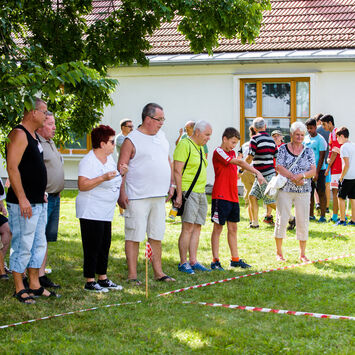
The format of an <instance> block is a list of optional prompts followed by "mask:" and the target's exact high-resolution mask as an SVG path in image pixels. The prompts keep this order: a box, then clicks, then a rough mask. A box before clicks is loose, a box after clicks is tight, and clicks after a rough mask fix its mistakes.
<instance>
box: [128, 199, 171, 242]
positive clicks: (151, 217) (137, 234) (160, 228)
mask: <svg viewBox="0 0 355 355" xmlns="http://www.w3.org/2000/svg"><path fill="white" fill-rule="evenodd" d="M124 216H125V240H131V241H133V242H143V240H145V236H146V235H147V236H148V238H150V239H154V240H163V238H164V233H165V197H152V198H143V199H141V200H130V201H129V204H128V207H127V209H126V210H125V212H124Z"/></svg>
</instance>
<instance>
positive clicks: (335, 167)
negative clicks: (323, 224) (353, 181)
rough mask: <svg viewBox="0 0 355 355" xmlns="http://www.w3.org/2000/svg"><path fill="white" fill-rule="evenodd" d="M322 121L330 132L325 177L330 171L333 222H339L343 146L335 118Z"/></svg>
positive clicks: (328, 117) (329, 116)
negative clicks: (341, 153) (339, 138)
mask: <svg viewBox="0 0 355 355" xmlns="http://www.w3.org/2000/svg"><path fill="white" fill-rule="evenodd" d="M320 120H321V121H322V126H323V128H324V129H325V130H326V131H328V132H330V134H329V156H328V159H327V163H328V164H329V165H328V168H327V170H326V171H325V176H327V175H328V173H329V169H330V175H331V181H330V189H331V190H332V193H333V216H332V218H331V220H332V221H333V222H336V221H337V220H338V210H339V207H338V183H339V178H340V175H341V171H342V165H341V158H340V147H341V144H339V142H338V141H337V136H336V132H337V129H336V128H335V127H334V118H333V116H331V115H325V116H323V117H321V119H320Z"/></svg>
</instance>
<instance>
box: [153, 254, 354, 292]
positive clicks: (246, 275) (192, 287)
mask: <svg viewBox="0 0 355 355" xmlns="http://www.w3.org/2000/svg"><path fill="white" fill-rule="evenodd" d="M351 256H355V254H346V255H341V256H333V257H330V258H327V259H319V260H314V261H307V262H304V263H301V264H292V265H288V266H283V267H278V268H276V269H269V270H264V271H258V272H253V273H252V274H245V275H240V276H235V277H230V278H228V279H224V280H219V281H213V282H207V283H204V284H200V285H194V286H189V287H185V288H180V289H178V290H174V291H169V292H164V293H160V294H159V295H158V296H157V297H160V296H166V295H171V294H173V293H179V292H183V291H187V290H192V289H194V288H200V287H206V286H211V285H216V284H220V283H223V282H228V281H233V280H237V279H242V278H244V277H249V276H255V275H261V274H265V273H267V272H272V271H279V270H287V269H292V268H295V267H299V266H304V265H309V264H314V263H320V262H324V261H331V260H337V259H343V258H348V257H351Z"/></svg>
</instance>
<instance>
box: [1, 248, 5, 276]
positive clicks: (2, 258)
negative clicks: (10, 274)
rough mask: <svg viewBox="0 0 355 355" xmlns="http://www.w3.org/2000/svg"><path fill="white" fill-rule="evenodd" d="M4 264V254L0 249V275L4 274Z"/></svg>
mask: <svg viewBox="0 0 355 355" xmlns="http://www.w3.org/2000/svg"><path fill="white" fill-rule="evenodd" d="M5 274H6V272H5V265H4V255H3V254H2V249H1V250H0V275H5Z"/></svg>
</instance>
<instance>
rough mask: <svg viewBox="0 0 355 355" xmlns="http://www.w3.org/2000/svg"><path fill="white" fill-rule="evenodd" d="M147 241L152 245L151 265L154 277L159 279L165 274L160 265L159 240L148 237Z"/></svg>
mask: <svg viewBox="0 0 355 355" xmlns="http://www.w3.org/2000/svg"><path fill="white" fill-rule="evenodd" d="M148 242H149V243H150V245H151V246H152V252H153V257H152V266H153V271H154V277H155V278H156V279H160V278H161V277H163V276H165V274H164V272H163V269H162V265H161V241H160V240H154V239H150V238H148Z"/></svg>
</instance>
